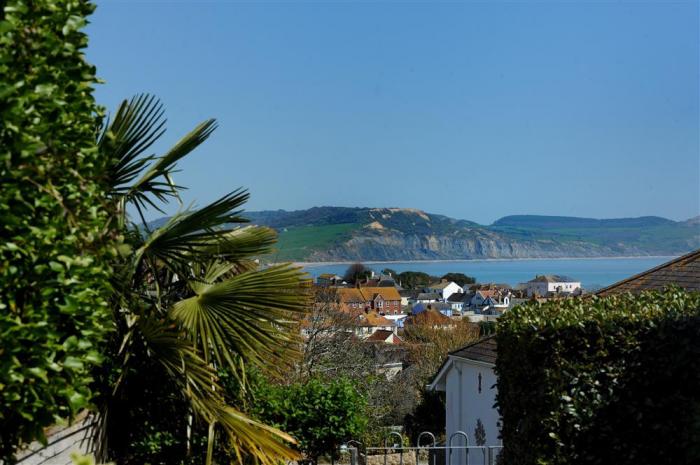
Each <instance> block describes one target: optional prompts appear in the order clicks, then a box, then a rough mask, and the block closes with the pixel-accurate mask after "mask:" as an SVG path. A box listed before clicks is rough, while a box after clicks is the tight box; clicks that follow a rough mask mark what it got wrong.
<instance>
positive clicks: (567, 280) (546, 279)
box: [528, 274, 579, 283]
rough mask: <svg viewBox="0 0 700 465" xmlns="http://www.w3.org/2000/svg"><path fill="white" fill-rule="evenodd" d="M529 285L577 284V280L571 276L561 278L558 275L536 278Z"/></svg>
mask: <svg viewBox="0 0 700 465" xmlns="http://www.w3.org/2000/svg"><path fill="white" fill-rule="evenodd" d="M528 282H529V283H577V282H579V281H578V280H577V279H574V278H571V277H569V276H561V275H556V274H548V275H542V276H536V277H535V279H531V280H530V281H528Z"/></svg>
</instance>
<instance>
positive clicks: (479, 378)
mask: <svg viewBox="0 0 700 465" xmlns="http://www.w3.org/2000/svg"><path fill="white" fill-rule="evenodd" d="M478 378H479V394H481V372H479V376H478Z"/></svg>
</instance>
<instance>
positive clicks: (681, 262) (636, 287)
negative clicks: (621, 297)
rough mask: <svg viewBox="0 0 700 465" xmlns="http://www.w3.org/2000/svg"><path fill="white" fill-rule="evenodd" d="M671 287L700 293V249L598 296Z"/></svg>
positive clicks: (632, 278)
mask: <svg viewBox="0 0 700 465" xmlns="http://www.w3.org/2000/svg"><path fill="white" fill-rule="evenodd" d="M669 285H674V286H679V287H681V288H683V289H685V290H686V291H696V292H697V291H700V249H698V250H696V251H694V252H690V253H688V254H686V255H683V256H682V257H678V258H676V259H674V260H671V261H669V262H666V263H663V264H661V265H659V266H657V267H654V268H652V269H650V270H647V271H644V272H642V273H639V274H636V275H634V276H632V277H630V278H627V279H624V280H622V281H620V282H617V283H615V284H613V285H611V286H608V287H606V288H603V289H601V290H599V291H598V292H597V293H596V295H599V296H601V297H604V296H607V295H611V294H621V293H623V292H631V293H633V294H637V293H639V292H642V291H661V290H663V289H664V288H665V287H667V286H669Z"/></svg>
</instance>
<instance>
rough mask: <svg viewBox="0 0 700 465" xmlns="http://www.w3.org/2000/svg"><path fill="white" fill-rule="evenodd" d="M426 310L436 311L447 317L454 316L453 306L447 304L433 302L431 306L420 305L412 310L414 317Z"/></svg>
mask: <svg viewBox="0 0 700 465" xmlns="http://www.w3.org/2000/svg"><path fill="white" fill-rule="evenodd" d="M426 310H436V311H438V312H440V313H442V314H443V315H445V316H452V306H451V305H450V304H448V303H445V302H432V303H429V304H424V303H419V304H416V305H414V306H413V307H412V308H411V313H412V314H413V315H418V314H419V313H421V312H424V311H426Z"/></svg>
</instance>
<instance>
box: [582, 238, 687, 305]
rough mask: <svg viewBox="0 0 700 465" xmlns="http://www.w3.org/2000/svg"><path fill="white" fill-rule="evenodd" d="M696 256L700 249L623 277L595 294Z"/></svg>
mask: <svg viewBox="0 0 700 465" xmlns="http://www.w3.org/2000/svg"><path fill="white" fill-rule="evenodd" d="M695 256H697V257H698V258H700V249H697V250H694V251H692V252H689V253H687V254H685V255H681V256H680V257H677V258H674V259H673V260H670V261H668V262H665V263H662V264H660V265H657V266H655V267H654V268H650V269H648V270H645V271H642V272H641V273H637V274H635V275H633V276H630V277H629V278H626V279H623V280H622V281H618V282H616V283H614V284H611V285H609V286H607V287H604V288H603V289H599V290H598V292H596V293H595V295H600V294H602V293H604V292H608V291H610V290H611V289H614V288H616V287H619V286H622V285H623V284H626V283H628V282H630V281H634V280H635V279H639V278H641V277H643V276H646V275H648V274H650V273H654V272H656V271H658V270H661V269H663V268H666V267H668V266H671V265H674V264H676V263H679V262H682V261H684V260H688V259H690V258H694V257H695Z"/></svg>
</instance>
